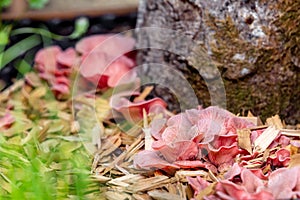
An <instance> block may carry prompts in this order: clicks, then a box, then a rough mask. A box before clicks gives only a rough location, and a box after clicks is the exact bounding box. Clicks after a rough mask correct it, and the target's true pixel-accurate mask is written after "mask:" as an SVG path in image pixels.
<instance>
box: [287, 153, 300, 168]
mask: <svg viewBox="0 0 300 200" xmlns="http://www.w3.org/2000/svg"><path fill="white" fill-rule="evenodd" d="M296 166H300V154H294V155H292V156H291V160H290V162H289V168H292V167H296Z"/></svg>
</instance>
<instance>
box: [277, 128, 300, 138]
mask: <svg viewBox="0 0 300 200" xmlns="http://www.w3.org/2000/svg"><path fill="white" fill-rule="evenodd" d="M281 134H282V135H286V136H295V137H300V130H293V129H281Z"/></svg>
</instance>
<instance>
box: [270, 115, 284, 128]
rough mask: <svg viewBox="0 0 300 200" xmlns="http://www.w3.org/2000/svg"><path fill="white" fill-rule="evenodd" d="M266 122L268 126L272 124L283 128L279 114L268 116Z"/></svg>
mask: <svg viewBox="0 0 300 200" xmlns="http://www.w3.org/2000/svg"><path fill="white" fill-rule="evenodd" d="M266 124H267V125H268V126H274V127H275V128H276V129H283V128H284V127H283V124H282V121H281V119H280V117H279V115H275V116H273V117H270V118H268V119H267V120H266Z"/></svg>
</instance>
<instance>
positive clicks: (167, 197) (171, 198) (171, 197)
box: [147, 190, 181, 200]
mask: <svg viewBox="0 0 300 200" xmlns="http://www.w3.org/2000/svg"><path fill="white" fill-rule="evenodd" d="M147 194H149V196H150V197H152V198H153V199H156V200H181V197H180V196H179V195H177V194H171V193H169V192H166V191H161V190H152V191H149V192H147Z"/></svg>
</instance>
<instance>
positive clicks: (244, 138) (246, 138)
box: [237, 129, 252, 154]
mask: <svg viewBox="0 0 300 200" xmlns="http://www.w3.org/2000/svg"><path fill="white" fill-rule="evenodd" d="M237 134H238V145H239V147H241V148H242V149H245V150H246V151H248V152H249V153H250V154H252V145H251V138H250V135H251V131H250V130H249V129H241V130H237Z"/></svg>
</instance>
